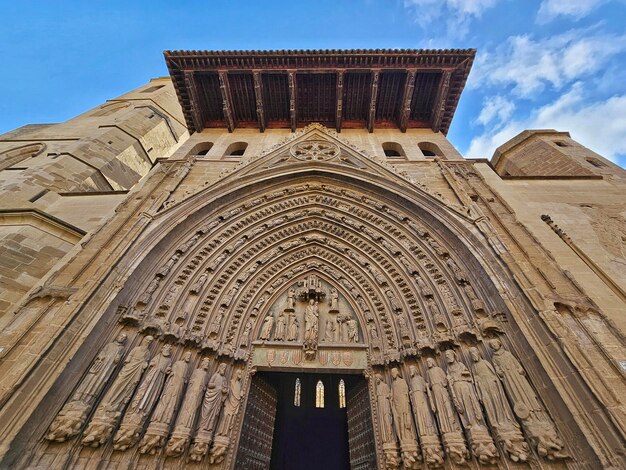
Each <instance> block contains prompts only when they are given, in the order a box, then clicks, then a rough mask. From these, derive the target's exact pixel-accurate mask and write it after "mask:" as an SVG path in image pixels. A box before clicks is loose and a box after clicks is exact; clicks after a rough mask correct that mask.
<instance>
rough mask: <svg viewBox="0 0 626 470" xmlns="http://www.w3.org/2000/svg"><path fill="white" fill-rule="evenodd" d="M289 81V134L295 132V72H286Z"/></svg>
mask: <svg viewBox="0 0 626 470" xmlns="http://www.w3.org/2000/svg"><path fill="white" fill-rule="evenodd" d="M288 80H289V122H290V123H291V132H296V125H297V121H296V71H295V70H289V71H288Z"/></svg>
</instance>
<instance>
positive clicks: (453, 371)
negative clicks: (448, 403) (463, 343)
mask: <svg viewBox="0 0 626 470" xmlns="http://www.w3.org/2000/svg"><path fill="white" fill-rule="evenodd" d="M445 357H446V361H447V362H448V382H449V384H450V392H451V394H452V400H453V403H454V407H455V408H456V410H457V411H458V413H459V415H460V416H461V421H462V423H463V426H464V427H465V429H466V430H467V431H468V436H469V441H470V444H471V447H472V452H473V453H474V455H475V456H476V458H477V459H478V460H479V461H480V463H482V464H488V463H489V464H492V465H493V464H494V463H495V461H496V458H497V456H498V451H497V449H496V446H495V445H494V443H493V440H492V439H491V436H490V435H489V430H488V429H487V425H486V423H485V418H484V417H483V412H482V410H481V408H480V403H479V401H478V396H476V391H475V390H474V385H473V382H472V376H471V374H470V371H469V370H468V369H467V366H466V365H465V364H463V363H462V362H460V361H459V360H458V359H457V357H456V353H455V352H454V351H453V350H452V349H448V350H447V351H446V352H445Z"/></svg>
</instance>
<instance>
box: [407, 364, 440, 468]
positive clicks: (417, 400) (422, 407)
mask: <svg viewBox="0 0 626 470" xmlns="http://www.w3.org/2000/svg"><path fill="white" fill-rule="evenodd" d="M409 374H410V376H411V381H410V391H411V392H410V393H411V403H412V404H413V415H414V416H415V422H416V423H417V430H418V433H419V435H420V440H421V444H422V454H423V456H424V461H425V462H426V463H427V464H428V466H430V467H440V466H441V465H443V449H442V448H441V445H440V444H439V438H438V432H437V426H436V425H435V421H434V420H433V415H432V412H431V408H430V404H429V402H428V385H427V384H426V381H425V380H424V378H423V377H422V376H421V375H420V374H419V373H418V371H417V367H415V366H410V367H409Z"/></svg>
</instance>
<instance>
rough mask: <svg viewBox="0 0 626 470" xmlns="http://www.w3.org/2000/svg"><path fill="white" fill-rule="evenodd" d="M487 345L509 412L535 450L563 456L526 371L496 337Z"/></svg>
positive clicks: (559, 440)
mask: <svg viewBox="0 0 626 470" xmlns="http://www.w3.org/2000/svg"><path fill="white" fill-rule="evenodd" d="M489 346H490V347H491V349H493V356H492V358H491V360H492V362H493V365H494V369H495V371H496V374H498V377H500V379H502V381H503V383H504V389H505V390H506V392H507V394H508V396H509V398H510V399H511V403H512V404H513V412H514V413H515V415H516V416H517V417H518V418H519V419H521V420H522V424H523V425H524V427H525V428H526V431H527V432H528V434H529V435H530V436H531V440H532V441H533V443H534V444H535V445H536V446H537V453H538V454H539V455H541V456H542V457H547V458H549V459H555V458H564V457H565V456H566V455H565V453H564V452H563V447H564V446H563V443H562V442H561V439H560V438H559V436H558V435H557V433H556V429H555V427H554V424H553V423H552V420H551V419H550V417H549V416H548V414H547V413H546V412H545V411H544V409H543V407H542V406H541V404H540V403H539V399H538V398H537V395H535V391H534V390H533V388H532V386H531V385H530V382H528V379H527V378H526V372H525V371H524V368H523V367H522V365H521V364H520V363H519V361H518V360H517V359H516V358H515V356H513V354H511V353H510V352H509V351H507V350H506V349H504V348H503V347H502V343H501V342H500V340H499V339H497V338H496V339H492V340H491V341H490V342H489Z"/></svg>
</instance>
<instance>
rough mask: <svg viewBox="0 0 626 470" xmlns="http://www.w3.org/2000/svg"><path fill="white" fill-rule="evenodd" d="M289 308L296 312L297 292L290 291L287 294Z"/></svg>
mask: <svg viewBox="0 0 626 470" xmlns="http://www.w3.org/2000/svg"><path fill="white" fill-rule="evenodd" d="M287 308H288V309H290V310H295V308H296V290H295V289H289V292H288V293H287Z"/></svg>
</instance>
